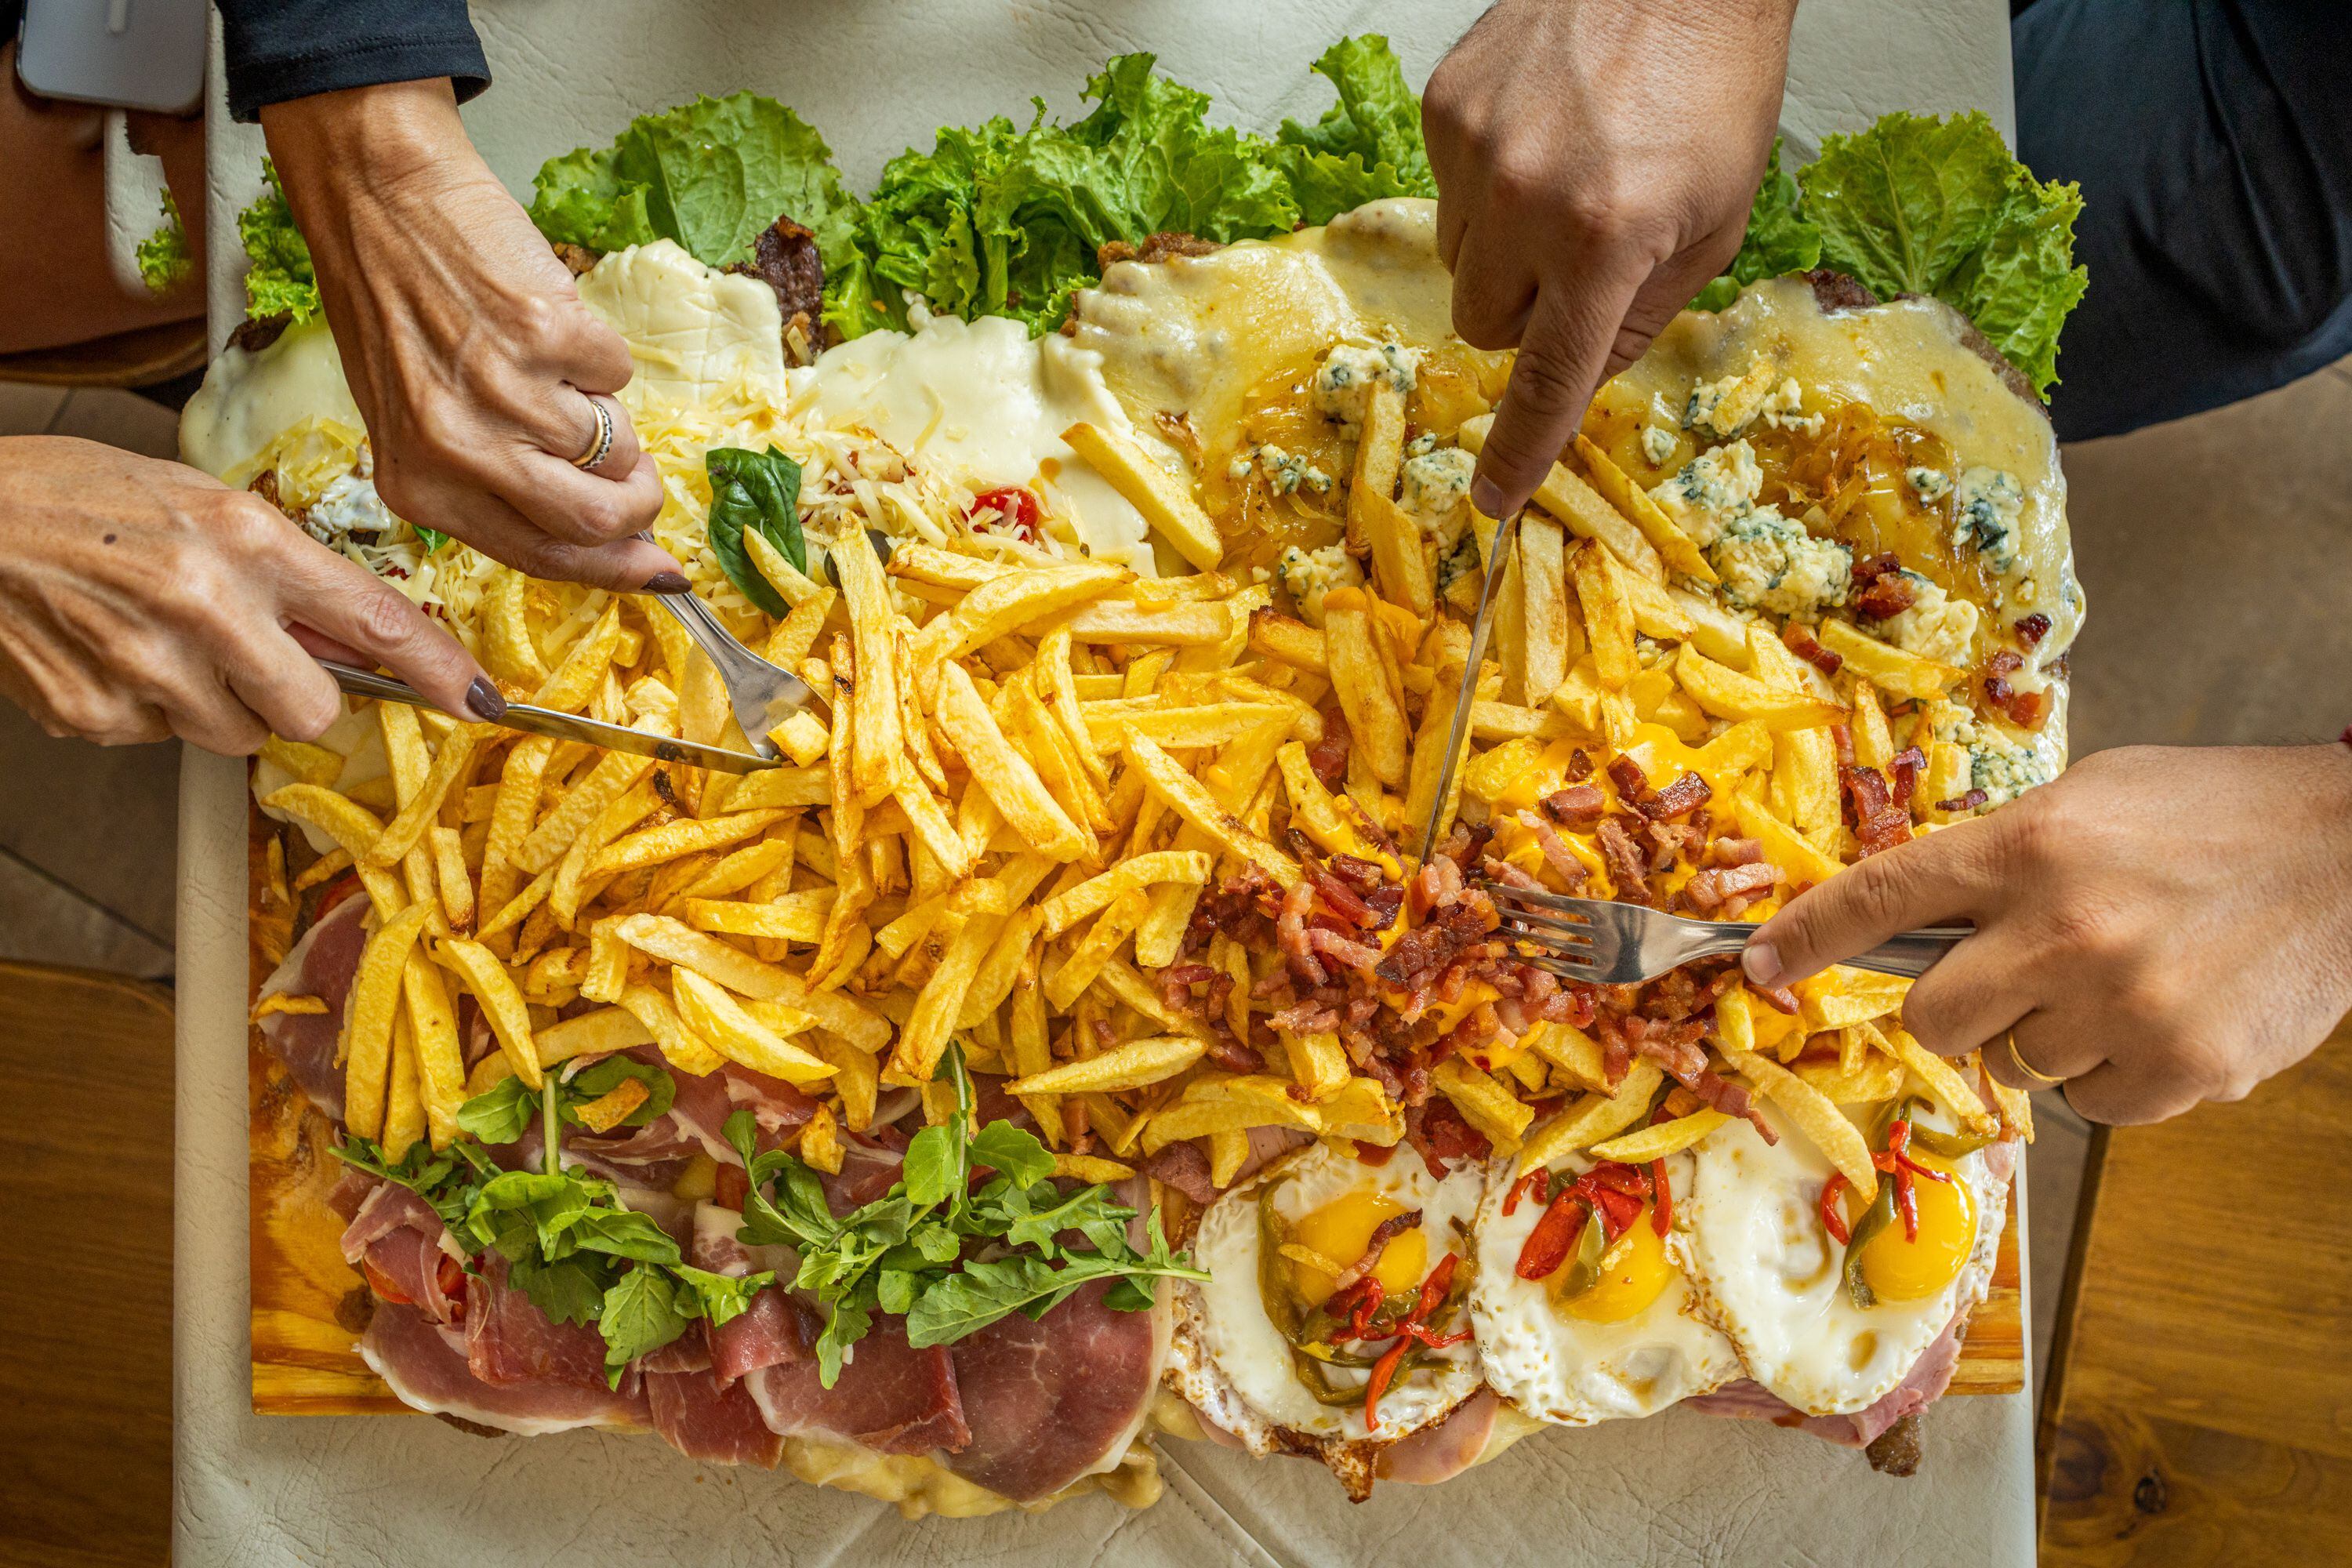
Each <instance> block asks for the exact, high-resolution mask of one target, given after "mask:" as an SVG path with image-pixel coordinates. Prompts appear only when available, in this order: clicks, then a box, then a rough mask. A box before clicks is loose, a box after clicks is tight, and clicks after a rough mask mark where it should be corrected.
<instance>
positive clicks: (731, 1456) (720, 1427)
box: [645, 1323, 784, 1470]
mask: <svg viewBox="0 0 2352 1568" xmlns="http://www.w3.org/2000/svg"><path fill="white" fill-rule="evenodd" d="M731 1326H732V1325H730V1327H731ZM701 1339H702V1325H701V1324H699V1323H696V1324H693V1325H691V1326H690V1327H689V1328H688V1330H687V1332H686V1333H685V1334H684V1335H683V1336H682V1337H681V1338H679V1339H677V1341H675V1342H672V1343H671V1344H669V1345H667V1346H665V1347H663V1349H664V1351H665V1352H678V1353H677V1354H674V1355H668V1356H667V1357H666V1358H665V1364H666V1365H667V1366H671V1367H676V1368H677V1370H674V1371H656V1370H655V1365H654V1363H655V1360H656V1356H647V1357H646V1373H645V1377H646V1404H647V1406H648V1408H649V1410H650V1412H651V1414H652V1416H653V1424H654V1430H655V1431H656V1432H658V1433H660V1434H661V1435H662V1437H663V1438H664V1440H666V1441H667V1443H668V1444H669V1446H670V1447H673V1448H676V1449H677V1451H678V1452H679V1453H681V1454H684V1455H685V1456H686V1457H687V1458H689V1459H699V1460H701V1461H702V1462H703V1463H705V1464H713V1465H757V1466H759V1467H760V1468H762V1469H769V1470H772V1469H774V1468H776V1462H777V1461H778V1460H779V1459H781V1458H783V1455H784V1440H783V1438H782V1437H781V1436H777V1435H776V1434H775V1433H773V1432H771V1431H770V1430H768V1425H767V1423H766V1422H765V1421H763V1420H761V1418H760V1406H759V1405H758V1404H757V1403H756V1402H754V1401H753V1399H752V1398H751V1391H750V1390H749V1389H747V1388H745V1387H744V1386H743V1385H742V1384H740V1383H738V1382H736V1381H734V1380H732V1379H729V1378H722V1377H720V1376H719V1374H718V1373H715V1372H714V1371H712V1369H711V1366H710V1357H709V1352H707V1351H702V1352H700V1355H699V1359H700V1361H701V1363H702V1364H701V1365H700V1366H693V1365H690V1364H681V1363H691V1362H692V1361H693V1360H695V1359H696V1355H697V1352H698V1351H699V1349H700V1344H699V1342H700V1341H701ZM661 1354H662V1352H656V1355H661Z"/></svg>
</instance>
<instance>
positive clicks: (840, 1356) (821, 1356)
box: [816, 1279, 878, 1388]
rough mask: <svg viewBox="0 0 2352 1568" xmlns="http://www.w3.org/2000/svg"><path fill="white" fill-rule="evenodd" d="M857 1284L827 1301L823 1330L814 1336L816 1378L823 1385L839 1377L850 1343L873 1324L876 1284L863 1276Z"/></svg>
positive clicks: (834, 1382)
mask: <svg viewBox="0 0 2352 1568" xmlns="http://www.w3.org/2000/svg"><path fill="white" fill-rule="evenodd" d="M858 1284H859V1287H860V1289H858V1290H856V1291H854V1292H853V1293H852V1294H851V1295H849V1296H847V1297H845V1298H843V1299H842V1300H835V1301H833V1302H831V1303H829V1304H828V1305H827V1308H826V1311H825V1320H824V1332H823V1333H820V1334H819V1335H817V1337H816V1380H817V1382H818V1383H819V1384H822V1385H823V1386H824V1387H826V1388H831V1387H832V1386H833V1385H834V1384H836V1383H838V1382H840V1381H841V1369H842V1367H843V1366H844V1365H845V1364H846V1359H845V1352H847V1351H848V1349H849V1347H850V1346H852V1345H854V1344H856V1342H858V1341H860V1340H862V1339H864V1338H865V1337H866V1334H867V1333H868V1332H870V1331H872V1329H873V1327H874V1314H873V1311H872V1310H871V1309H872V1308H873V1307H874V1306H875V1305H876V1304H877V1302H876V1292H877V1289H878V1285H877V1281H875V1280H874V1279H862V1280H860V1281H859V1282H858Z"/></svg>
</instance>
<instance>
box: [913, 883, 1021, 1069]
mask: <svg viewBox="0 0 2352 1568" xmlns="http://www.w3.org/2000/svg"><path fill="white" fill-rule="evenodd" d="M1003 923H1004V922H1003V919H1002V918H1001V917H998V916H995V915H978V916H975V917H973V918H972V919H971V920H970V921H966V922H965V923H964V926H963V929H962V930H961V931H957V932H956V935H955V940H954V941H952V942H949V943H948V949H947V952H944V953H942V954H941V955H940V963H939V967H938V968H936V969H934V970H932V971H931V974H930V978H929V980H926V981H925V982H924V983H923V988H922V990H921V991H920V992H919V993H918V994H916V997H915V1005H914V1007H913V1010H912V1011H910V1012H909V1013H908V1016H907V1021H906V1023H905V1024H904V1025H903V1026H900V1028H899V1030H898V1047H897V1048H896V1049H894V1050H893V1051H892V1052H891V1053H890V1068H891V1070H892V1071H893V1072H894V1073H896V1074H897V1075H898V1081H901V1082H905V1083H929V1082H930V1081H931V1074H932V1072H933V1070H934V1069H936V1068H938V1067H939V1065H940V1056H941V1055H942V1054H943V1053H944V1052H945V1051H946V1050H947V1046H948V1034H949V1031H950V1030H951V1029H953V1028H954V1027H955V1024H956V1020H957V1018H958V1017H959V1016H961V1014H962V1012H963V1000H964V994H965V993H966V992H968V991H969V990H970V989H971V982H972V977H973V976H974V975H975V974H977V973H979V971H980V964H981V961H982V959H984V958H985V957H987V956H988V950H989V949H990V947H992V945H993V944H994V943H995V941H996V936H997V933H998V932H999V931H1001V930H1003Z"/></svg>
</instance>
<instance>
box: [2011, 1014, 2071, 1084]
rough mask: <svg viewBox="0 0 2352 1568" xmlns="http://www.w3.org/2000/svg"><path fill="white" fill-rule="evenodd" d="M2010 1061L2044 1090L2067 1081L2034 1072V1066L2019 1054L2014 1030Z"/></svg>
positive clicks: (2012, 1030)
mask: <svg viewBox="0 0 2352 1568" xmlns="http://www.w3.org/2000/svg"><path fill="white" fill-rule="evenodd" d="M2009 1059H2010V1060H2011V1061H2012V1062H2014V1063H2016V1064H2017V1070H2018V1071H2020V1072H2021V1073H2023V1074H2024V1075H2025V1076H2026V1077H2028V1078H2030V1079H2032V1080H2033V1081H2034V1082H2036V1083H2038V1084H2040V1085H2041V1086H2042V1088H2044V1089H2053V1088H2055V1087H2056V1086H2057V1085H2059V1084H2062V1083H2064V1082H2065V1081H2066V1080H2065V1079H2063V1078H2053V1077H2051V1076H2050V1075H2049V1074H2048V1073H2046V1072H2037V1071H2036V1070H2034V1068H2033V1067H2032V1064H2031V1063H2029V1062H2027V1061H2026V1059H2025V1058H2023V1057H2021V1056H2020V1055H2019V1054H2018V1050H2017V1031H2016V1030H2015V1029H2013V1028H2012V1029H2011V1030H2010V1031H2009Z"/></svg>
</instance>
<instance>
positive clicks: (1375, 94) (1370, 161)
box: [1275, 33, 1437, 224]
mask: <svg viewBox="0 0 2352 1568" xmlns="http://www.w3.org/2000/svg"><path fill="white" fill-rule="evenodd" d="M1315 69H1316V71H1317V73H1318V75H1321V76H1323V77H1325V78H1327V79H1328V80H1329V81H1330V83H1331V85H1332V86H1333V87H1335V88H1337V89H1339V102H1338V103H1336V104H1333V105H1332V106H1331V107H1330V108H1329V109H1328V110H1325V111H1324V113H1323V118H1322V119H1321V120H1319V121H1316V122H1315V123H1314V124H1313V125H1301V124H1299V123H1298V121H1295V120H1286V121H1283V122H1282V130H1281V132H1279V133H1278V134H1277V135H1276V138H1275V141H1276V160H1277V162H1278V163H1280V165H1281V167H1282V170H1283V173H1284V174H1285V175H1286V177H1287V178H1288V179H1289V181H1290V185H1291V193H1292V195H1294V196H1295V197H1296V198H1297V203H1298V209H1299V221H1301V222H1302V223H1310V224H1316V223H1328V222H1330V221H1331V220H1332V219H1333V218H1334V217H1337V216H1339V214H1341V213H1343V212H1349V211H1351V210H1353V209H1354V208H1356V207H1360V206H1362V205H1364V204H1365V203H1366V202H1370V201H1378V200H1380V199H1381V198H1382V197H1384V196H1433V195H1436V194H1437V180H1436V177H1435V176H1434V175H1433V174H1431V173H1430V170H1429V149H1428V146H1427V144H1426V143H1425V142H1423V140H1422V133H1421V99H1420V97H1419V96H1418V95H1416V94H1415V93H1414V92H1413V90H1412V89H1411V88H1410V87H1407V86H1406V85H1405V80H1404V68H1403V67H1402V66H1401V65H1399V64H1398V63H1397V58H1396V55H1395V53H1394V52H1393V51H1392V50H1391V49H1390V47H1389V41H1388V40H1387V39H1386V38H1384V37H1381V36H1380V35H1379V34H1377V33H1366V34H1364V35H1363V36H1361V37H1354V38H1342V39H1340V40H1339V42H1338V43H1336V44H1334V45H1332V46H1331V47H1329V48H1328V49H1326V50H1324V51H1323V57H1322V58H1320V59H1318V60H1317V61H1316V62H1315Z"/></svg>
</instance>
